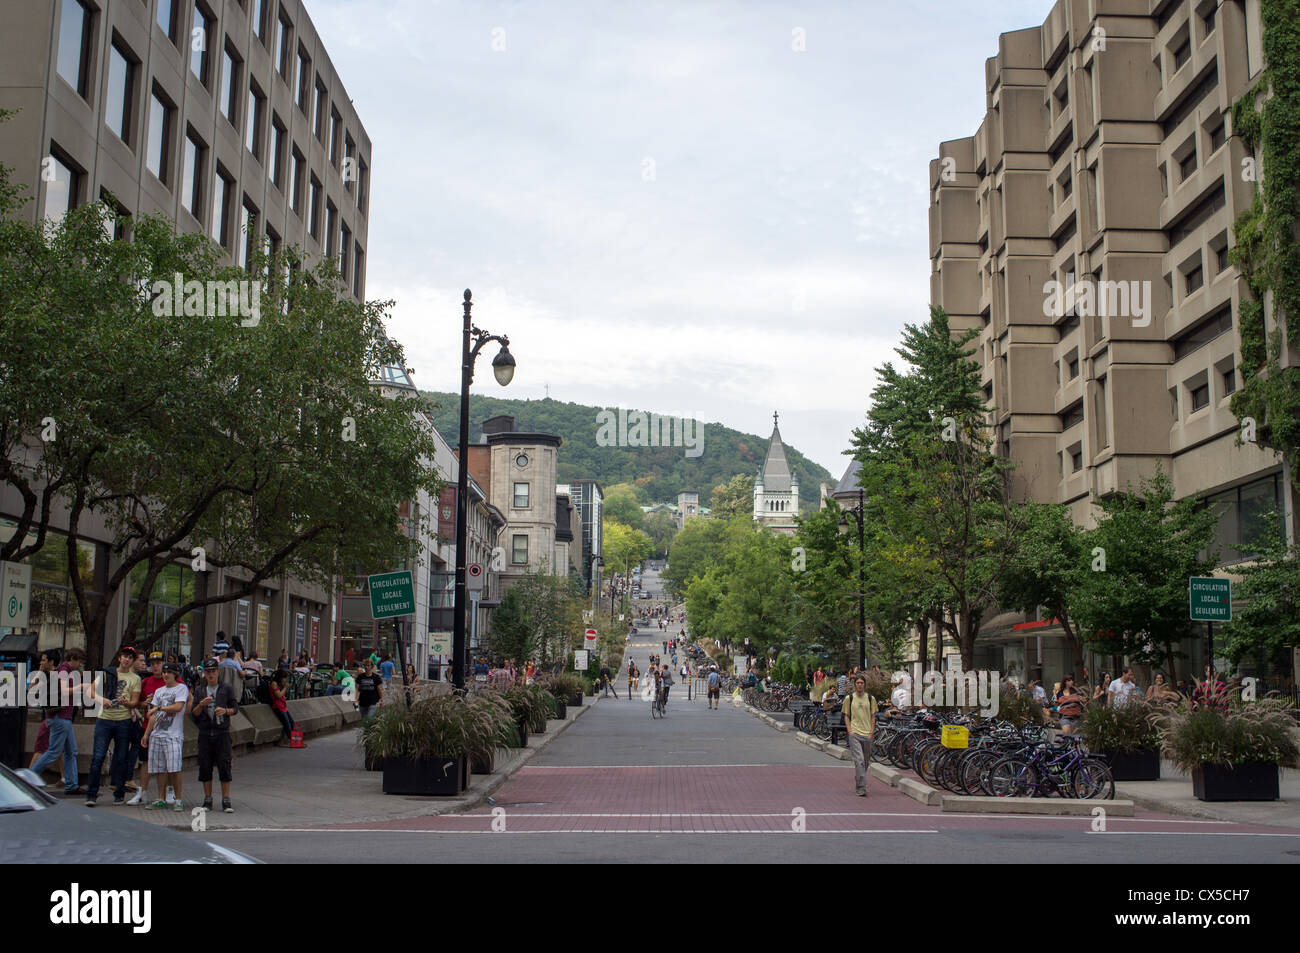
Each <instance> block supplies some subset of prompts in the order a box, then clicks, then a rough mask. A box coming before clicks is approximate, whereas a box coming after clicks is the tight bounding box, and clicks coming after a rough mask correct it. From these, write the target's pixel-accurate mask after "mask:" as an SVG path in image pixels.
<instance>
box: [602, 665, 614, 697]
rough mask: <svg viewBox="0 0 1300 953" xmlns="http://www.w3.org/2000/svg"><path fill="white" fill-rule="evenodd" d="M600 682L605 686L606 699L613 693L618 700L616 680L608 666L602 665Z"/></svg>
mask: <svg viewBox="0 0 1300 953" xmlns="http://www.w3.org/2000/svg"><path fill="white" fill-rule="evenodd" d="M600 680H601V682H602V683H603V684H604V686H605V697H606V698H608V697H609V693H610V692H613V693H614V697H615V698H618V688H617V687H615V685H614V679H613V678H612V677H611V676H610V672H609V666H608V665H602V666H601V667H600Z"/></svg>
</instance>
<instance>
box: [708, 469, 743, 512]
mask: <svg viewBox="0 0 1300 953" xmlns="http://www.w3.org/2000/svg"><path fill="white" fill-rule="evenodd" d="M753 514H754V478H753V477H748V476H745V475H744V474H743V473H737V474H736V475H735V476H733V477H732V478H731V479H730V480H728V481H727V482H726V483H721V484H719V485H718V486H715V487H714V488H713V493H712V495H710V497H709V515H710V516H711V517H712V518H713V519H722V520H730V519H735V518H736V517H737V516H747V517H752V516H753Z"/></svg>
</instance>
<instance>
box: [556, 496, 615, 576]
mask: <svg viewBox="0 0 1300 953" xmlns="http://www.w3.org/2000/svg"><path fill="white" fill-rule="evenodd" d="M555 492H556V493H557V494H563V493H567V494H568V495H569V498H570V499H571V500H572V501H573V504H574V506H576V507H577V516H578V519H579V520H581V523H582V547H581V551H580V552H579V553H578V566H579V570H578V573H579V575H580V576H581V577H582V581H583V585H584V586H585V587H586V591H587V593H588V594H590V593H591V592H592V590H593V588H594V589H595V591H596V592H599V591H600V576H601V571H600V566H599V565H594V563H595V558H594V557H598V556H601V555H602V554H603V553H604V548H603V547H602V539H601V520H602V519H603V518H604V513H605V492H604V490H602V489H601V486H600V484H599V483H597V482H596V481H595V480H589V479H588V480H573V481H572V482H570V483H564V484H560V485H559V486H557V487H556V488H555Z"/></svg>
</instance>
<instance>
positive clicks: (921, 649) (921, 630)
mask: <svg viewBox="0 0 1300 953" xmlns="http://www.w3.org/2000/svg"><path fill="white" fill-rule="evenodd" d="M916 636H917V650H916V656H917V658H918V659H920V661H921V674H923V675H924V674H925V666H926V664H927V663H928V662H929V660H930V650H929V640H930V620H929V618H928V617H927V616H922V617H921V618H920V619H918V620H917V621H916Z"/></svg>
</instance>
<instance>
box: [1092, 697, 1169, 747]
mask: <svg viewBox="0 0 1300 953" xmlns="http://www.w3.org/2000/svg"><path fill="white" fill-rule="evenodd" d="M1154 714H1155V712H1153V710H1152V709H1151V707H1150V706H1149V705H1147V704H1146V703H1145V702H1140V701H1131V702H1129V703H1128V704H1127V705H1121V706H1119V707H1117V708H1116V707H1111V706H1109V705H1088V706H1087V707H1085V708H1084V710H1083V720H1082V722H1081V723H1080V727H1079V733H1080V734H1081V735H1082V736H1083V742H1084V744H1086V745H1087V746H1088V749H1089V750H1090V751H1154V750H1156V749H1157V748H1159V747H1160V732H1159V731H1157V730H1156V725H1155V721H1154V718H1153V716H1154Z"/></svg>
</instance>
